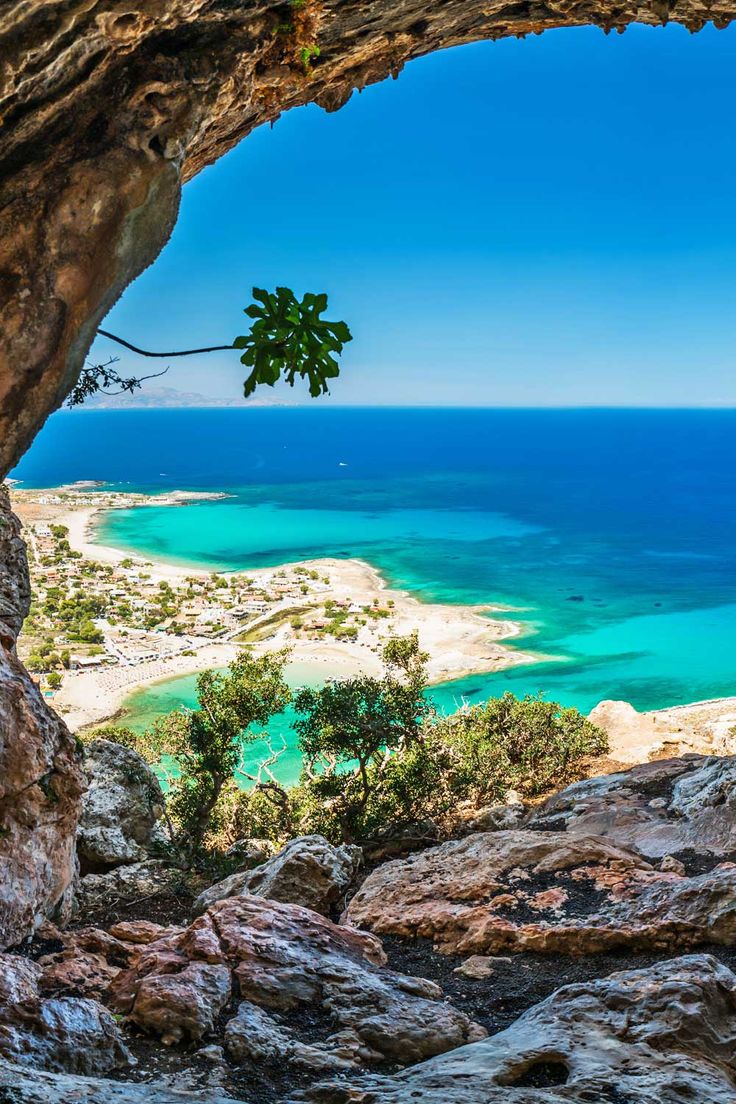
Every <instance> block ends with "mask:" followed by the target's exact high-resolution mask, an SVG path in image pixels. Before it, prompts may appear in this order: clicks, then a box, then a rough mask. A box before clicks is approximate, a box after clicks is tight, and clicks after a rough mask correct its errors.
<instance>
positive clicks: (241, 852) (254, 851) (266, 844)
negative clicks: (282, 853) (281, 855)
mask: <svg viewBox="0 0 736 1104" xmlns="http://www.w3.org/2000/svg"><path fill="white" fill-rule="evenodd" d="M277 851H278V848H277V846H276V844H275V843H272V842H271V840H267V839H258V838H257V837H255V836H251V837H249V838H247V839H239V840H236V841H235V843H233V844H231V845H230V847H228V849H227V851H226V852H225V854H226V855H227V856H228V858H231V859H233V858H234V859H240V861H241V862H242V864H243V866H248V867H251V866H258V864H259V863H262V862H265V861H266V859H270V858H272V857H273V855H275V854H276V852H277Z"/></svg>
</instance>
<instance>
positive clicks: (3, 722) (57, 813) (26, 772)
mask: <svg viewBox="0 0 736 1104" xmlns="http://www.w3.org/2000/svg"><path fill="white" fill-rule="evenodd" d="M0 284H1V280H0ZM1 375H2V371H1V369H0V376H1ZM1 389H2V387H1V385H0V390H1ZM1 435H2V433H1V431H0V436H1ZM29 603H30V586H29V581H28V565H27V561H26V549H25V545H24V543H23V540H22V538H21V536H20V525H19V523H18V520H17V518H16V517H15V516H14V515H13V514H12V513H11V512H10V508H9V504H8V496H7V492H6V491H5V490H4V488H3V487H0V948H5V947H9V946H12V945H13V944H15V943H18V942H20V940H21V939H23V938H24V937H25V936H26V935H28V933H29V932H30V931H32V930H33V928H34V927H35V926H36V925H37V924H38V923H40V922H41V920H42V919H43V918H44V916H50V915H54V914H56V915H60V916H62V917H63V916H65V915H67V914H68V911H69V908H70V905H71V892H70V885H71V881H72V878H73V876H74V873H75V869H76V856H75V853H74V830H75V827H76V823H77V817H78V815H79V806H80V798H81V794H82V790H83V789H84V777H83V775H82V772H81V770H80V768H79V765H78V762H77V752H76V747H75V743H74V739H73V737H72V736H71V734H70V733H69V730H68V729H67V727H66V725H65V724H64V723H63V721H61V720H60V719H59V718H58V717H57V716H56V715H55V714H54V713H53V712H52V711H51V710H50V709H49V707H48V706H47V705H46V703H45V701H44V699H43V697H42V695H41V694H40V692H39V690H38V687H37V686H36V684H35V683H34V682H33V681H32V679H31V678H30V676H29V675H28V673H27V672H26V671H25V669H24V668H23V666H22V665H21V663H20V662H19V660H18V657H17V655H16V651H15V641H16V637H17V635H18V633H19V632H20V627H21V625H22V623H23V618H24V617H25V616H26V614H27V612H28V607H29Z"/></svg>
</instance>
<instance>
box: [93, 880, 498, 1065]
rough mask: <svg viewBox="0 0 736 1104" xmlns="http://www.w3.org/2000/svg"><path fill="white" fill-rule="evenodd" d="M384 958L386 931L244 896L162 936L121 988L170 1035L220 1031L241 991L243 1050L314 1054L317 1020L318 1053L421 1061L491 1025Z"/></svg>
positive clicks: (118, 983)
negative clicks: (217, 1025)
mask: <svg viewBox="0 0 736 1104" xmlns="http://www.w3.org/2000/svg"><path fill="white" fill-rule="evenodd" d="M384 962H385V955H384V953H383V949H382V947H381V944H380V943H379V942H378V940H377V939H376V938H375V936H372V935H369V934H366V933H362V932H357V931H354V930H353V929H351V928H348V927H341V926H339V925H337V924H334V923H332V921H330V920H328V919H326V918H325V917H323V916H320V915H319V914H318V913H316V912H313V911H310V910H309V909H305V908H301V907H300V906H298V905H287V904H281V903H279V902H276V901H271V900H267V899H265V898H260V897H233V898H230V899H228V900H225V901H220V902H218V903H217V904H215V905H213V906H212V907H211V908H210V909H208V911H207V912H206V913H205V914H204V915H203V916H200V917H199V918H198V919H196V920H195V921H194V922H193V923H192V924H191V925H190V926H189V927H188V928H187V929H185V930H184V931H183V932H180V933H178V934H176V935H170V936H166V937H164V938H162V939H159V940H157V941H156V942H154V943H150V944H149V945H148V946H147V947H146V948H145V949H144V950H143V951H142V953H141V954H140V956H139V957H138V958H137V960H136V961H135V963H134V965H133V966H132V968H131V969H129V970H126V971H123V972H121V973H120V974H118V976H117V978H116V979H115V980H114V981H113V982H112V985H111V986H110V991H109V992H110V1000H111V1006H112V1007H113V1008H114V1009H115V1010H116V1011H118V1012H121V1013H124V1014H126V1015H127V1016H128V1017H129V1019H130V1020H131V1022H133V1023H135V1024H137V1025H138V1026H139V1027H140V1028H142V1029H143V1030H144V1031H148V1032H154V1033H156V1034H160V1035H161V1036H162V1037H163V1039H164V1041H165V1042H170V1043H171V1042H178V1041H185V1040H190V1039H191V1040H194V1041H198V1040H199V1039H201V1038H202V1037H203V1036H204V1035H205V1034H207V1033H209V1032H211V1031H212V1028H213V1025H214V1022H215V1020H216V1018H217V1017H218V1016H219V1015H220V1014H221V1013H222V1012H223V1011H224V1010H225V1009H226V1008H227V1009H228V1010H229V1009H230V1008H231V1007H232V1005H231V1004H230V1003H229V1001H230V997H231V994H232V995H237V996H238V997H239V998H240V1002H241V1003H240V1007H239V1009H234V1010H233V1015H232V1016H231V1018H230V1022H229V1023H228V1024H227V1026H226V1028H225V1035H224V1042H225V1046H226V1048H227V1049H228V1051H229V1053H230V1054H231V1057H233V1058H234V1060H236V1061H238V1060H242V1057H243V1056H244V1055H263V1054H268V1055H269V1057H272V1058H273V1057H277V1058H279V1059H282V1060H286V1059H291V1060H295V1061H299V1060H303V1059H304V1058H305V1054H306V1053H307V1052H305V1051H304V1050H303V1049H302V1047H301V1042H302V1040H301V1032H302V1030H303V1026H304V1024H305V1023H308V1024H310V1025H311V1026H310V1036H309V1039H308V1043H309V1052H308V1064H310V1065H318V1064H322V1065H324V1066H325V1067H327V1068H329V1067H334V1066H335V1065H336V1064H339V1065H350V1064H353V1065H354V1064H364V1063H366V1062H381V1061H384V1060H386V1059H390V1060H391V1061H393V1062H399V1063H402V1064H403V1063H406V1062H416V1061H420V1060H421V1059H423V1058H427V1057H429V1056H430V1055H433V1054H439V1053H441V1052H442V1051H444V1050H448V1049H450V1048H452V1047H456V1046H460V1045H461V1044H463V1043H465V1042H469V1041H471V1040H474V1039H478V1038H481V1037H483V1036H484V1034H485V1032H484V1030H483V1029H482V1028H480V1027H479V1026H478V1025H477V1024H474V1023H472V1022H471V1021H470V1020H469V1019H468V1017H467V1016H465V1015H464V1014H463V1013H462V1012H459V1011H457V1009H455V1008H453V1007H452V1005H450V1004H447V1003H446V1002H444V1001H443V999H442V992H441V990H440V989H439V987H438V986H437V985H435V984H434V983H433V982H430V981H424V980H422V979H419V978H410V977H405V976H404V975H402V974H397V973H394V972H393V971H391V970H388V969H386V968H385V967H384ZM254 1009H255V1011H254ZM261 1012H262V1013H263V1014H260V1013H261ZM315 1019H316V1023H315V1022H314V1021H315ZM233 1021H234V1022H233Z"/></svg>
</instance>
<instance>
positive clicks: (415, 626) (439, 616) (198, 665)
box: [13, 488, 538, 728]
mask: <svg viewBox="0 0 736 1104" xmlns="http://www.w3.org/2000/svg"><path fill="white" fill-rule="evenodd" d="M60 490H62V489H60ZM63 490H66V491H68V490H69V489H68V488H64V489H63ZM72 490H74V489H72ZM54 493H55V492H54V491H47V492H44V497H53V496H54ZM58 493H59V492H58V491H57V492H56V494H58ZM192 497H199V496H196V495H190V494H186V493H182V492H176V493H174V494H168V495H156V496H145V495H139V494H114V495H111V494H110V493H107V492H95V491H91V492H88V493H86V494H84V495H83V496H82V495H77V496H76V499H75V500H74V501H72V502H69V501H68V500H66V501H61V502H58V503H45V504H43V505H39V503H38V501H37V499H38V492H28V491H26V492H23V491H16V492H15V494H14V496H13V499H14V508H15V509H16V512H17V513H18V514H19V516H20V517H21V520H22V521H24V523H26V524H28V523H32V522H38V521H44V522H46V523H54V524H62V525H65V526H66V527H67V528H68V530H69V535H68V540H69V544H70V545H71V547H72V548H73V549H74V550H76V551H78V552H81V553H82V555H83V556H84V557H87V558H89V559H92V560H96V561H97V562H102V563H109V564H120V563H121V562H122V561H123V560H125V559H132V560H133V561H134V563H136V564H139V563H145V564H146V565H147V566H146V572H147V574H149V575H150V577H151V579H152V580H153V581H154V582H158V581H162V580H165V579H167V580H171V579H174V578H176V579H181V578H186V577H197V576H209V575H211V573H212V572H211V570H207V569H204V568H202V567H190V566H187V565H181V564H176V563H168V562H165V561H160V560H157V561H155V562H152V561H150V560H147V559H145V558H144V557H143V556H140V555H136V554H133V553H131V552H129V551H126V550H124V549H119V548H114V547H111V546H109V545H104V544H98V543H97V542H96V541H95V539H94V536H95V521H96V519H97V518H98V517H99V515H100V513H101V511H103V510H104V509H108V508H110V506H111V504H112V506H113V508H130V507H131V506H135V507H138V506H141V507H145V506H148V505H159V506H160V505H172V506H175V505H177V504H180V503H181V502H182V501H186V500H187V499H188V498H192ZM296 566H303V567H305V568H307V569H309V570H312V569H314V570H316V571H318V573H319V575H320V576H324V575H329V578H330V588H329V591H325V592H323V593H321V594H320V595H319V597H318V598H317V601H318V602H321V601H324V599H326V598H332V599H334V600H335V601H340V600H346V601H348V602H350V603H355V604H357V605H359V606H365V605H371V604H372V603H373V602H374V600H376V599H377V600H378V601H379V602H380V603H381V605H385V603H386V602H388V601H392V602H393V603H394V605H393V608H392V610H391V618H390V620H386V621H385V622H384V621H381V622H375V623H371V624H369V626H368V627H366V628H365V629H363V630H361V632H360V634H359V637H358V640H356V641H354V642H352V641H336V640H331V639H329V638H327V639H324V640H307V639H304V638H300V637H298V636H296V635H295V634H294V631H293V630H292V629H291V627H290V625H289V624H288V621H287V623H285V624H283V625H282V626H281V627H280V628H279V629H278V631H276V632H275V634H274V636H273V637H272V638H271V639H269V640H266V641H264V642H263V643H261V644H258V645H257V646H256V650H257V651H266V650H272V649H274V648H280V647H285V646H286V647H289V648H291V649H292V660H293V662H294V663H308V664H309V665H310V667H311V668H312V669H313V668H314V667H315V665H317V666H318V667H320V668H323V669H324V677H325V678H328V677H340V676H349V675H354V674H356V673H358V672H363V673H376V672H378V671H380V669H381V664H380V658H379V653H380V648H381V642H382V639H383V638H384V637H386V636H387V635H388V634H389V633H399V634H406V633H409V632H413V631H415V630H416V631H417V632H418V634H419V642H420V645H421V647H422V648H423V650H424V651H426V652H427V653H428V654H429V657H430V659H429V662H428V675H429V679H430V681H431V682H433V683H438V682H444V681H448V680H450V679H456V678H462V677H464V676H466V675H472V674H480V673H484V672H488V671H497V670H502V669H504V668H507V667H511V666H515V665H517V664H520V663H530V662H534V661H535V660H536V659H537V658H538V657H536V656H533V655H530V654H525V653H523V652H520V651H517V650H516V649H513V648H509V647H507V646H505V645H504V644H502V643H501V641H507V640H509V639H511V638H513V637H515V636H517V635H518V634H519V633H520V631H521V625H519V624H516V623H514V622H511V621H498V620H492V619H491V618H490V617H489V616H487V614H488V613H489V612H492V610H493V608H494V607H490V606H478V607H470V606H453V605H440V604H437V603H428V602H422V601H418V600H417V599H416V598H413V597H412V596H411V595H409V594H407V593H406V592H405V591H399V590H392V589H390V588H388V587H387V585H386V583H385V580H384V579H383V578H382V577H381V575H380V574H379V572H378V571H376V570H375V568H373V567H371V565H370V564H367V563H365V562H363V561H361V560H336V559H322V560H311V561H306V562H304V563H303V564H302V565H297V564H286V565H282V566H281V567H280V568H278V570H285V571H290V570H293V568H294V567H296ZM274 570H275V569H274V568H273V567H271V568H257V569H253V570H248V571H244V572H242V573H241V574H243V575H247V576H248V577H249V578H251V579H253V580H255V581H258V580H259V579H263V580H264V582H265V580H266V579H269V578H270V577H271V576H273V573H274ZM222 574H229V573H222ZM314 599H315V596H314V595H310V600H312V601H314ZM292 604H293V603H292ZM273 612H274V607H271V609H270V610H269V611H268V613H269V614H271V613H273ZM160 638H161V639H160V643H159V642H157V645H156V646H157V647H158V648H160V652H161V655H160V656H159V657H158V658H156V659H153V660H150V661H146V662H143V663H139V664H137V665H135V666H115V667H103V668H100V669H96V670H92V671H84V672H70V673H69V674H67V675H66V676H65V678H64V683H63V686H62V688H61V690H60V691H59V692H58V693H57V694H56V695H55V697H54V706H55V708H57V709H58V710H59V711H60V712H61V713H62V714H63V715H64V717H65V719H66V721H67V723H68V724H69V725H70V727H72V728H79V727H83V726H86V725H90V724H95V723H99V722H101V721H103V720H105V719H107V718H109V717H111V716H113V715H115V714H116V713H117V712H118V711H119V710H120V708H121V707H122V705H123V703H124V701H125V699H126V697H127V696H128V695H129V694H130V693H132V692H133V691H134V690H138V689H141V688H142V687H144V686H147V685H150V684H152V683H154V682H158V681H161V680H162V679H168V678H173V677H176V676H179V675H184V674H191V673H193V672H196V671H200V670H204V669H206V668H207V667H222V666H226V665H227V664H228V663H229V662H231V661H232V659H233V657H234V656H235V654H236V651H237V647H236V645H234V644H230V643H213V642H212V641H211V640H206V639H202V640H201V641H200V642H195V646H194V650H195V651H196V655H189V656H184V655H171V654H166V653H171V652H174V651H182V650H184V649H187V650H189V649H190V648H191V647H192V645H191V643H182V641H181V640H180V638H177V637H173V636H170V635H168V634H166V633H161V634H160Z"/></svg>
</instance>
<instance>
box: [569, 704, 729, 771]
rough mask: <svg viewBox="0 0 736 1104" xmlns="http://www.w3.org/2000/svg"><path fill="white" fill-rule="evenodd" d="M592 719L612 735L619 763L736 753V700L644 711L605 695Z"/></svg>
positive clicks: (611, 753) (611, 748) (613, 755)
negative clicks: (666, 757) (679, 756)
mask: <svg viewBox="0 0 736 1104" xmlns="http://www.w3.org/2000/svg"><path fill="white" fill-rule="evenodd" d="M590 720H591V721H592V722H593V724H596V725H598V727H599V728H602V729H603V730H604V732H605V733H606V734H607V735H608V739H609V756H610V758H611V759H614V760H616V761H617V762H619V763H626V764H628V763H631V764H635V763H645V762H647V760H649V759H652V758H659V757H661V756H662V755H663V754H669V755H686V754H689V753H691V752H697V753H700V754H706V755H733V754H734V752H736V700H734V699H733V698H730V699H728V698H724V699H721V700H720V701H707V702H694V703H692V704H690V705H676V706H672V707H671V708H670V709H656V710H652V711H651V712H649V713H639V712H638V711H637V710H636V709H634V707H633V705H630V704H629V702H625V701H602V702H600V703H599V704H598V705H597V706H596V707H595V709H594V710H593V711H592V712H591V714H590Z"/></svg>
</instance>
